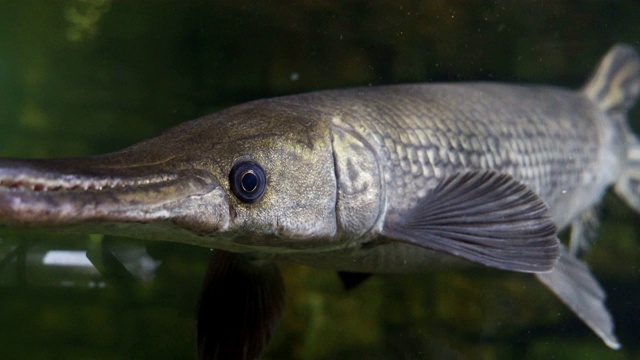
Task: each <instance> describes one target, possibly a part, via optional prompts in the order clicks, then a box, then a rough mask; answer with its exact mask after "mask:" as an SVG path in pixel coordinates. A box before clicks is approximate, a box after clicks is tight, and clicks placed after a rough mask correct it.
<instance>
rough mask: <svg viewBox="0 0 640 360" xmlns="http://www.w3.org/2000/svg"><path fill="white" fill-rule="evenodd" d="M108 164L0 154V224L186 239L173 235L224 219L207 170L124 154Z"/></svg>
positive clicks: (209, 230) (218, 191)
mask: <svg viewBox="0 0 640 360" xmlns="http://www.w3.org/2000/svg"><path fill="white" fill-rule="evenodd" d="M105 163H109V164H107V165H105ZM114 164H116V162H114V161H113V160H110V159H109V158H105V157H90V158H78V159H52V160H17V159H0V224H1V225H5V226H12V227H38V228H57V227H81V228H82V231H83V232H97V233H116V234H119V235H126V236H131V237H137V238H157V237H158V236H159V239H162V240H173V241H186V242H193V241H189V240H186V239H185V240H182V239H173V238H172V237H176V236H183V237H186V238H189V237H190V235H193V236H194V237H196V238H197V237H203V236H207V234H213V233H216V232H219V231H222V230H224V229H225V228H226V227H227V226H228V223H229V210H228V199H227V195H226V193H225V191H224V190H223V189H222V188H221V186H220V184H219V182H218V181H217V179H215V177H214V176H213V175H212V174H211V173H210V172H208V171H206V170H203V169H194V168H190V167H187V166H182V167H181V166H176V165H175V164H173V165H172V166H169V165H168V164H164V163H160V164H151V165H145V164H142V165H136V164H128V163H127V162H126V159H122V161H120V162H119V164H118V165H114Z"/></svg>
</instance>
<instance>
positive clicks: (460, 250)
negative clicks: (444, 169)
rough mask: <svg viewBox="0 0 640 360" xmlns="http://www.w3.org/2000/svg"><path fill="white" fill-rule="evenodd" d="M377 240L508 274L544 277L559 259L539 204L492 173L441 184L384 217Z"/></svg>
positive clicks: (530, 194) (554, 238) (520, 187)
mask: <svg viewBox="0 0 640 360" xmlns="http://www.w3.org/2000/svg"><path fill="white" fill-rule="evenodd" d="M383 234H384V235H386V236H387V237H389V238H392V239H394V240H397V241H402V242H405V243H409V244H412V245H416V246H419V247H423V248H427V249H431V250H436V251H441V252H444V253H447V254H451V255H454V256H458V257H461V258H464V259H467V260H470V261H473V262H477V263H480V264H483V265H486V266H491V267H495V268H499V269H505V270H512V271H522V272H546V271H550V270H551V269H552V268H553V266H554V265H555V263H556V261H557V259H558V257H559V241H558V239H557V229H556V226H555V224H554V223H553V221H552V220H551V219H550V218H549V217H548V215H547V206H546V205H545V203H544V202H543V201H542V199H540V197H539V196H538V195H536V194H535V193H534V192H533V191H531V190H530V189H529V188H528V187H527V186H525V185H524V184H522V183H521V182H519V181H518V180H516V179H515V178H513V177H512V176H510V175H507V174H501V173H496V172H492V171H472V172H465V173H459V174H456V175H452V176H449V177H447V178H445V179H444V180H443V181H442V182H441V183H440V184H439V185H438V186H437V187H436V188H435V189H433V191H432V192H431V193H430V194H428V195H427V196H426V197H424V198H423V199H421V200H420V202H419V203H418V204H417V205H416V206H415V207H414V208H413V209H411V210H410V211H407V212H406V213H399V214H388V215H387V218H386V220H385V225H384V229H383Z"/></svg>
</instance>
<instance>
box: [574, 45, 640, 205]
mask: <svg viewBox="0 0 640 360" xmlns="http://www.w3.org/2000/svg"><path fill="white" fill-rule="evenodd" d="M582 91H583V92H584V94H585V95H586V96H587V97H588V98H589V99H591V101H593V102H594V103H596V104H597V105H598V107H599V108H600V109H601V110H602V111H604V112H605V113H606V114H607V115H608V116H609V117H610V118H611V119H612V121H619V122H625V121H626V115H627V112H628V111H629V109H631V107H633V105H634V103H635V102H636V100H637V98H638V95H639V94H640V55H638V53H637V52H636V51H635V49H634V48H632V47H631V46H628V45H616V46H614V47H613V48H612V49H611V50H609V52H608V53H607V55H606V56H605V57H604V58H603V59H602V61H601V62H600V66H598V69H597V70H596V72H595V74H593V76H592V77H591V80H589V82H588V83H587V85H586V86H585V87H584V88H583V89H582ZM627 139H628V140H627V141H628V144H627V159H626V164H625V170H624V172H623V174H622V176H621V177H620V179H619V180H618V181H617V183H616V185H615V191H616V193H617V194H618V195H619V196H620V197H621V198H622V199H624V200H625V201H626V202H627V203H628V204H629V206H631V207H632V208H633V209H635V210H636V211H637V212H640V142H639V141H638V139H637V137H636V136H635V135H634V134H632V133H631V131H628V132H627Z"/></svg>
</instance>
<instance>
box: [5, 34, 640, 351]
mask: <svg viewBox="0 0 640 360" xmlns="http://www.w3.org/2000/svg"><path fill="white" fill-rule="evenodd" d="M639 93H640V57H639V55H638V53H637V52H636V51H635V49H634V48H633V47H631V46H629V45H625V44H618V45H615V46H613V47H612V48H611V50H610V51H609V52H607V54H606V55H605V56H604V57H603V59H602V60H601V61H600V64H599V65H598V66H597V68H596V70H595V72H594V73H593V74H592V76H591V78H590V79H589V80H588V81H587V83H586V85H584V86H583V87H582V88H581V89H578V90H570V89H562V88H558V87H553V86H544V85H521V84H502V83H490V82H468V83H464V82H461V83H426V84H403V85H387V86H374V87H362V88H351V89H338V90H325V91H317V92H311V93H305V94H299V95H290V96H282V97H276V98H270V99H263V100H256V101H252V102H248V103H245V104H240V105H236V106H232V107H230V108H227V109H225V110H222V111H219V112H216V113H214V114H211V115H206V116H203V117H201V118H198V119H196V120H192V121H189V122H186V123H183V124H180V125H178V126H176V127H174V128H171V129H169V130H166V131H165V132H163V133H161V134H159V135H158V136H156V137H153V138H150V139H148V140H145V141H143V142H141V143H138V144H136V145H133V146H130V147H128V148H125V149H123V150H120V151H117V152H113V153H109V154H105V155H98V156H90V157H81V158H58V159H15V158H2V159H0V225H2V226H3V227H14V228H41V229H50V230H64V231H71V232H78V233H103V234H113V235H122V236H128V237H132V238H139V239H148V240H156V241H171V242H179V243H187V244H192V245H195V246H202V247H206V248H210V249H213V250H212V257H211V261H210V264H209V269H208V271H207V274H206V276H205V280H204V283H203V290H202V294H201V296H200V299H199V307H198V309H199V310H198V315H197V316H198V325H197V334H198V352H199V356H200V358H202V359H255V358H257V357H259V356H260V354H261V353H262V352H263V350H264V348H265V347H266V346H267V345H268V343H269V340H270V338H271V336H272V334H273V331H274V328H275V326H276V325H277V322H278V320H279V319H280V317H281V316H282V313H283V311H284V306H285V295H284V293H285V289H284V284H283V281H282V276H281V273H280V270H279V268H278V266H277V263H278V262H280V261H285V262H293V263H299V264H305V265H309V266H314V267H319V268H324V269H330V270H334V271H338V272H339V274H340V277H341V279H342V280H343V281H344V283H345V287H354V286H357V285H358V284H359V283H361V282H363V281H365V280H366V278H367V277H368V276H369V275H370V274H374V273H408V272H421V271H430V270H438V269H449V268H456V267H468V266H486V267H490V268H495V269H500V270H505V271H515V272H523V273H530V274H533V275H534V276H535V277H536V278H537V279H538V280H539V281H540V282H541V283H542V284H544V285H545V286H546V287H548V288H549V289H550V290H551V291H552V292H553V293H554V294H555V295H557V297H558V298H559V299H560V300H561V301H562V302H564V303H565V304H566V305H567V306H568V307H569V308H570V309H571V310H572V311H573V312H574V313H575V314H576V315H577V316H578V317H579V318H580V319H581V320H582V321H583V322H584V323H585V324H586V325H587V326H588V327H589V328H590V329H591V330H593V332H594V333H595V334H596V335H597V336H599V337H600V338H601V339H602V341H603V342H604V343H605V344H606V345H607V346H609V347H610V348H613V349H617V348H619V347H620V343H619V341H618V339H617V338H616V335H615V333H614V324H613V321H612V318H611V315H610V314H609V311H608V310H607V308H606V305H605V297H606V295H605V293H604V291H603V289H602V287H601V286H600V285H599V283H598V281H597V280H596V279H595V277H594V276H593V275H592V273H591V271H590V270H589V267H588V265H587V264H586V263H585V262H584V261H583V260H582V259H581V258H580V256H581V254H582V253H583V252H584V251H586V250H587V248H588V245H589V243H590V241H591V240H590V239H589V234H590V233H592V231H589V228H590V225H589V224H590V223H593V221H590V219H591V220H593V219H595V218H597V214H596V213H595V210H594V209H595V207H596V206H597V205H598V203H599V202H600V200H601V198H602V196H603V194H604V193H605V191H607V189H609V188H610V187H613V189H614V191H615V192H616V193H617V194H618V195H619V196H620V197H621V198H622V199H623V200H624V201H625V202H626V203H627V204H628V205H629V206H630V207H631V208H632V209H634V210H636V211H640V143H639V142H638V138H637V137H636V135H634V133H633V132H632V130H631V129H630V127H629V125H628V124H627V119H626V118H627V113H628V111H629V110H630V109H631V108H632V107H633V105H634V103H635V101H636V99H637V98H638V95H639ZM565 228H571V235H570V239H569V241H568V243H563V242H561V241H560V240H559V238H558V232H559V231H561V230H563V229H565Z"/></svg>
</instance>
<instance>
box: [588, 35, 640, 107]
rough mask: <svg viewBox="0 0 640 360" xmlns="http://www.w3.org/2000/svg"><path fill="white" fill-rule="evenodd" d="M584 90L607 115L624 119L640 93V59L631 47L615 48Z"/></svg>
mask: <svg viewBox="0 0 640 360" xmlns="http://www.w3.org/2000/svg"><path fill="white" fill-rule="evenodd" d="M582 91H583V92H584V94H585V95H586V96H587V97H588V98H589V99H591V101H593V102H594V103H595V104H596V105H598V107H599V108H600V109H601V110H602V111H604V112H605V113H607V114H609V115H618V116H620V115H622V116H623V115H624V114H626V113H627V111H629V109H630V108H631V107H632V106H633V104H634V103H635V101H636V99H637V98H638V95H639V94H640V56H639V55H638V53H637V52H636V51H635V49H634V48H633V47H631V46H629V45H624V44H618V45H615V46H614V47H612V48H611V50H609V52H608V53H607V54H606V55H605V56H604V58H602V60H601V61H600V65H598V68H597V69H596V72H595V73H594V74H593V75H592V76H591V79H590V80H589V82H588V83H587V84H586V85H585V86H584V88H583V89H582Z"/></svg>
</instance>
